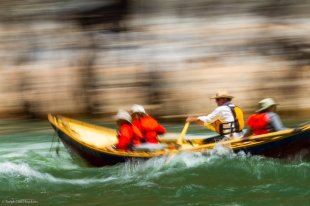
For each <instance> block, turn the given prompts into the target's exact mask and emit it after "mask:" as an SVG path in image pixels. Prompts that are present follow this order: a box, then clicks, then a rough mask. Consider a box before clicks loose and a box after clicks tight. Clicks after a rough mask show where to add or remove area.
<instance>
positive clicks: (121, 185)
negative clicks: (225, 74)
mask: <svg viewBox="0 0 310 206" xmlns="http://www.w3.org/2000/svg"><path fill="white" fill-rule="evenodd" d="M0 125H1V131H0V135H1V136H0V143H1V144H0V205H81V206H85V205H111V206H114V205H115V206H118V205H120V206H121V205H124V206H131V205H132V206H137V205H146V206H152V205H159V206H166V205H176V206H182V205H184V206H185V205H186V206H196V205H214V206H243V205H244V206H245V205H257V206H262V205H272V206H274V205H299V206H300V205H305V206H306V205H307V206H308V205H310V161H309V160H305V159H303V158H301V157H298V156H297V157H295V158H293V159H285V160H279V159H272V158H265V157H260V156H250V155H247V154H244V153H239V154H233V153H232V152H230V151H229V150H227V149H224V148H221V147H219V148H216V149H215V150H214V151H213V152H211V153H209V154H207V155H203V154H200V153H185V154H181V155H176V156H174V157H173V158H154V159H150V160H148V161H144V162H127V163H123V164H119V165H115V166H109V167H103V168H92V167H87V166H85V165H84V164H83V163H82V162H78V161H77V160H73V159H72V158H71V156H70V154H69V153H68V152H67V150H66V149H65V148H64V147H63V145H62V144H61V143H58V142H57V141H56V137H55V134H54V132H53V130H52V129H51V127H50V126H49V124H48V123H47V121H37V122H33V121H31V122H29V121H20V120H19V121H17V120H16V121H2V122H0ZM166 126H167V128H168V131H172V132H180V131H181V130H182V125H166ZM201 132H202V131H200V130H199V129H197V127H196V130H195V126H194V130H193V131H189V133H192V134H193V135H200V134H201ZM53 137H54V138H53Z"/></svg>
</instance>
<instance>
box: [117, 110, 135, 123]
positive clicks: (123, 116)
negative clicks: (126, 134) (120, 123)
mask: <svg viewBox="0 0 310 206" xmlns="http://www.w3.org/2000/svg"><path fill="white" fill-rule="evenodd" d="M114 118H115V119H116V120H125V121H127V122H131V116H130V114H129V113H128V112H127V111H124V110H118V113H117V114H116V115H115V116H114Z"/></svg>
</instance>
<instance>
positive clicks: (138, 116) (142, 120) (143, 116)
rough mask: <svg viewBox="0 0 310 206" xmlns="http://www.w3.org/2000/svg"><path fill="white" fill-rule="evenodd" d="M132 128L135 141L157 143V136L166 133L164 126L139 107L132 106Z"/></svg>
mask: <svg viewBox="0 0 310 206" xmlns="http://www.w3.org/2000/svg"><path fill="white" fill-rule="evenodd" d="M131 111H132V127H133V133H134V138H135V141H137V143H138V141H139V139H140V142H141V143H145V142H147V143H158V140H157V135H159V134H164V133H166V129H165V127H164V126H162V125H161V124H159V123H158V122H157V121H156V120H155V119H154V118H153V117H151V116H150V115H148V114H147V113H146V112H145V110H144V107H143V106H141V105H137V104H135V105H133V106H132V109H131Z"/></svg>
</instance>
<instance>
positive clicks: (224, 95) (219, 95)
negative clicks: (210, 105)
mask: <svg viewBox="0 0 310 206" xmlns="http://www.w3.org/2000/svg"><path fill="white" fill-rule="evenodd" d="M218 98H229V99H232V98H234V96H232V95H230V94H229V93H228V91H226V90H219V91H217V92H216V94H215V96H213V97H210V99H218Z"/></svg>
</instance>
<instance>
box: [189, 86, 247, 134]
mask: <svg viewBox="0 0 310 206" xmlns="http://www.w3.org/2000/svg"><path fill="white" fill-rule="evenodd" d="M233 98H234V97H233V96H232V95H230V94H229V93H228V92H227V91H225V90H221V91H218V92H217V93H216V95H215V96H213V97H211V98H210V99H215V102H216V104H217V106H218V107H217V108H216V109H215V110H214V111H213V112H212V113H210V114H208V115H207V116H189V117H187V119H186V121H187V122H196V123H199V124H202V125H204V126H205V127H207V128H209V129H211V130H212V131H215V132H217V133H218V134H220V135H221V136H224V137H227V138H231V137H234V138H241V137H242V136H243V133H242V129H243V128H244V118H243V112H242V110H241V109H240V108H239V107H238V106H235V105H234V104H233V103H231V100H232V99H233Z"/></svg>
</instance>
